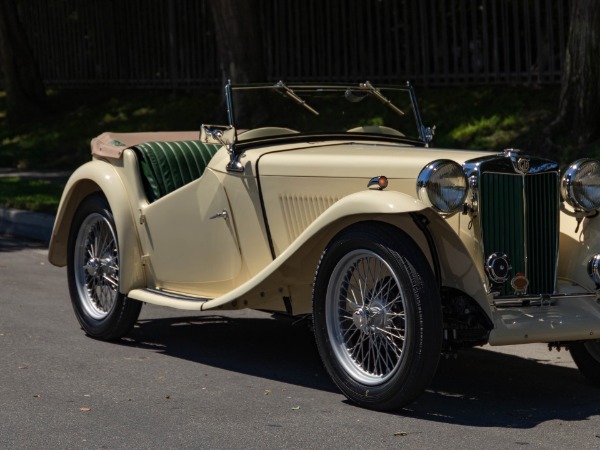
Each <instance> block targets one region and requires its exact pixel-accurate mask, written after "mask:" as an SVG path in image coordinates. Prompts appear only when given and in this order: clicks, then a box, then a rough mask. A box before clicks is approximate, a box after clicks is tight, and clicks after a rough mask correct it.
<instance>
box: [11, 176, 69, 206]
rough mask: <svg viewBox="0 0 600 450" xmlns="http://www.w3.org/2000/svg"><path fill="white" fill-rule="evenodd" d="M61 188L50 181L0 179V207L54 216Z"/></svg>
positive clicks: (13, 178) (58, 184) (59, 184)
mask: <svg viewBox="0 0 600 450" xmlns="http://www.w3.org/2000/svg"><path fill="white" fill-rule="evenodd" d="M63 187H64V186H63V184H61V183H55V182H50V181H43V180H25V179H21V178H18V177H11V178H0V207H4V208H15V209H26V210H29V211H37V212H44V213H50V214H54V213H56V210H57V209H58V203H59V201H60V195H61V193H62V190H63Z"/></svg>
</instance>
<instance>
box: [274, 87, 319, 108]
mask: <svg viewBox="0 0 600 450" xmlns="http://www.w3.org/2000/svg"><path fill="white" fill-rule="evenodd" d="M275 87H278V88H281V89H283V90H284V91H285V95H284V97H289V98H291V99H292V100H294V101H295V102H296V103H298V104H299V105H300V106H304V107H305V108H306V109H308V110H309V111H310V112H311V113H313V114H314V115H315V116H318V115H319V111H317V110H316V109H314V108H313V107H311V106H310V105H309V104H308V103H306V102H305V101H304V100H302V98H300V97H299V96H298V94H296V93H295V92H294V91H292V90H291V89H290V88H289V87H287V86H286V85H285V83H284V82H283V81H279V82H278V83H277V84H276V85H275Z"/></svg>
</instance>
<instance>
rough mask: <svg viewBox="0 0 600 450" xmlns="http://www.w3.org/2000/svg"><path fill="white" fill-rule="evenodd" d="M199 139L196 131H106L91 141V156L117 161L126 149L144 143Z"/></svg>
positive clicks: (198, 133)
mask: <svg viewBox="0 0 600 450" xmlns="http://www.w3.org/2000/svg"><path fill="white" fill-rule="evenodd" d="M198 139H200V132H198V131H156V132H147V133H112V132H110V131H107V132H105V133H102V134H101V135H100V136H98V137H95V138H94V139H92V155H94V156H100V157H104V158H113V159H119V158H121V156H123V151H124V150H125V149H126V148H129V147H134V146H136V145H138V144H143V143H144V142H157V141H161V142H165V141H166V142H173V141H194V140H196V141H197V140H198Z"/></svg>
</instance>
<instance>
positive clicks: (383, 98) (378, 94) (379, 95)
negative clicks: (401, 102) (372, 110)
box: [359, 81, 404, 116]
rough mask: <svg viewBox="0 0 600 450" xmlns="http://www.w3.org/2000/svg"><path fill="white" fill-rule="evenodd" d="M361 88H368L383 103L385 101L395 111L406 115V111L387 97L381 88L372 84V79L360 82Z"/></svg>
mask: <svg viewBox="0 0 600 450" xmlns="http://www.w3.org/2000/svg"><path fill="white" fill-rule="evenodd" d="M359 86H360V88H361V89H368V90H369V92H370V93H371V94H373V95H374V96H375V97H377V99H378V100H379V101H380V102H381V103H385V104H386V105H387V106H389V107H390V108H391V109H393V110H394V111H396V112H397V113H398V114H400V115H401V116H403V115H404V113H403V112H402V110H401V109H400V108H398V107H397V106H396V105H394V104H393V103H392V101H391V100H390V99H389V98H387V97H386V96H384V95H383V94H382V93H381V92H380V91H379V89H377V88H376V87H375V86H373V85H372V84H371V82H370V81H367V82H365V83H360V84H359Z"/></svg>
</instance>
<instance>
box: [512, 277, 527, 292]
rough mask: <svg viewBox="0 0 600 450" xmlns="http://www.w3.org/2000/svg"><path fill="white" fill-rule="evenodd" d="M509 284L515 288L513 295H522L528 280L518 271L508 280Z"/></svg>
mask: <svg viewBox="0 0 600 450" xmlns="http://www.w3.org/2000/svg"><path fill="white" fill-rule="evenodd" d="M510 285H511V286H512V287H513V289H514V290H515V295H523V294H525V292H526V291H527V286H529V280H528V279H527V277H526V276H525V274H522V273H518V274H517V275H516V276H515V277H514V278H513V279H512V280H510Z"/></svg>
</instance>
